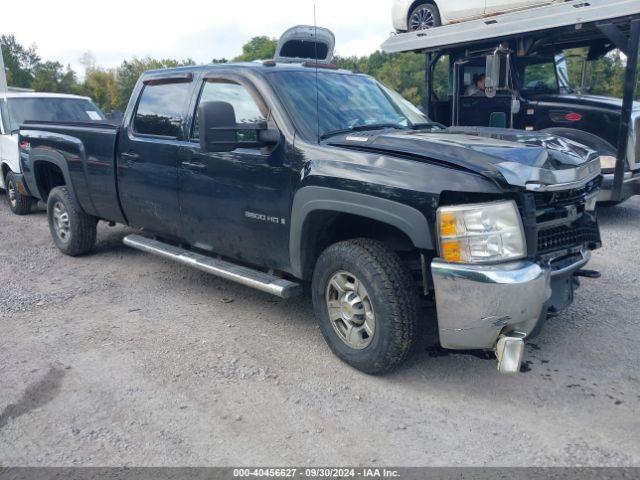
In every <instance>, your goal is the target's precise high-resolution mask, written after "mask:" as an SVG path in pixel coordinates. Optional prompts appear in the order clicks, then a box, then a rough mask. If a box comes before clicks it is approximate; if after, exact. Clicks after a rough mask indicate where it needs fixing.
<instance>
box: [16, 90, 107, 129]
mask: <svg viewBox="0 0 640 480" xmlns="http://www.w3.org/2000/svg"><path fill="white" fill-rule="evenodd" d="M8 113H9V115H8V117H9V118H8V123H9V129H10V130H11V131H12V132H15V131H16V130H18V129H19V128H20V125H22V124H23V123H24V122H25V121H27V120H34V121H42V122H85V123H86V122H102V121H104V120H105V116H104V114H103V113H102V111H100V109H99V108H98V107H97V106H96V105H95V104H94V103H93V102H92V101H90V100H86V99H83V98H42V97H41V98H28V97H24V98H22V97H21V98H9V99H8Z"/></svg>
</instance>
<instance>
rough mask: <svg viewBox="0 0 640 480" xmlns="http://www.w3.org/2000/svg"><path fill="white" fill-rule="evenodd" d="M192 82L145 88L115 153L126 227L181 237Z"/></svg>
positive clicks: (167, 82)
mask: <svg viewBox="0 0 640 480" xmlns="http://www.w3.org/2000/svg"><path fill="white" fill-rule="evenodd" d="M192 88H193V82H192V77H191V76H188V77H184V78H171V79H165V80H162V79H160V80H154V81H151V82H149V83H146V84H145V85H144V87H143V89H142V92H141V94H140V96H139V100H138V104H137V106H136V109H135V111H134V113H133V115H132V117H131V120H130V123H129V125H128V126H127V127H126V128H125V129H124V130H123V131H122V134H121V136H120V146H119V148H118V158H117V162H118V186H119V193H120V199H121V202H122V210H123V212H124V214H125V216H126V217H127V220H128V221H129V224H130V225H132V226H134V227H137V228H145V229H147V230H149V231H151V232H154V233H157V234H159V235H165V236H169V237H178V236H179V223H180V222H179V219H180V209H179V206H178V168H179V166H180V149H181V148H183V147H184V146H185V145H186V144H187V143H188V142H187V140H185V134H184V132H185V118H186V112H187V111H188V103H189V99H190V96H191V94H192Z"/></svg>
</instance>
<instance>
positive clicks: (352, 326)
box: [326, 271, 376, 350]
mask: <svg viewBox="0 0 640 480" xmlns="http://www.w3.org/2000/svg"><path fill="white" fill-rule="evenodd" d="M326 302H327V311H328V312H329V321H330V322H331V326H332V327H333V329H334V331H335V332H336V334H337V335H338V337H339V338H340V339H341V340H342V341H343V342H344V343H345V345H347V346H348V347H350V348H353V349H355V350H363V349H365V348H367V347H368V346H369V345H370V344H371V342H372V341H373V337H374V335H375V331H376V317H375V314H374V312H373V305H372V303H371V298H370V297H369V294H368V292H367V290H366V288H365V287H364V285H363V284H362V282H361V281H360V280H358V278H356V276H355V275H353V274H352V273H350V272H346V271H342V272H338V273H336V274H334V275H333V276H332V277H331V279H330V280H329V283H328V285H327V290H326Z"/></svg>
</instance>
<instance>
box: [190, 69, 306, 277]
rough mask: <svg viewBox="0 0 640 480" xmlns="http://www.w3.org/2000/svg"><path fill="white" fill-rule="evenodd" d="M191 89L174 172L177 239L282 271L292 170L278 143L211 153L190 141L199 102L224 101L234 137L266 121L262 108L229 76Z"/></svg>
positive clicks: (242, 82)
mask: <svg viewBox="0 0 640 480" xmlns="http://www.w3.org/2000/svg"><path fill="white" fill-rule="evenodd" d="M198 88H199V89H200V93H199V95H198V100H197V105H194V109H193V112H194V119H193V124H192V128H191V143H189V145H188V147H187V148H186V149H185V150H184V155H183V158H182V160H183V162H182V164H181V167H180V174H179V185H180V204H181V211H182V232H183V235H184V236H185V238H186V240H187V241H188V242H189V243H190V244H191V245H194V246H196V247H198V248H201V249H204V250H209V251H212V252H215V253H218V254H221V255H225V256H228V257H231V258H235V259H238V260H242V261H247V262H249V263H253V264H256V265H264V266H270V267H275V268H281V269H284V268H286V266H287V265H288V262H289V255H288V252H289V250H288V245H289V215H290V214H289V207H290V203H291V179H292V175H293V172H292V170H291V167H290V166H288V165H287V161H286V158H285V146H284V144H283V142H280V145H279V146H277V147H276V148H275V149H264V148H263V149H261V148H238V149H236V150H234V151H232V152H225V153H213V152H203V151H202V150H201V149H200V144H199V137H198V129H199V124H198V108H199V105H200V104H201V103H204V102H212V101H216V102H227V103H229V104H231V105H232V106H233V108H234V111H235V114H236V122H237V123H238V126H239V128H240V130H239V132H240V134H239V135H242V134H243V133H242V132H243V131H242V129H241V128H242V125H243V124H253V123H257V122H264V121H266V120H268V117H269V108H268V107H267V104H266V103H265V100H264V99H263V97H262V96H261V95H260V94H259V92H258V90H257V89H256V88H255V87H254V85H253V84H252V83H250V82H248V81H247V80H246V79H244V78H243V77H240V76H238V75H235V74H233V73H229V74H227V75H225V74H222V73H220V74H218V73H216V74H215V76H210V77H208V78H205V79H204V80H203V81H202V83H201V85H199V87H198ZM270 123H272V127H273V128H275V125H274V124H273V121H272V120H270ZM246 134H248V135H250V134H251V132H250V131H247V133H246ZM253 134H254V135H255V132H254V133H253ZM247 140H249V139H247Z"/></svg>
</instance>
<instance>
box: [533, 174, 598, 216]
mask: <svg viewBox="0 0 640 480" xmlns="http://www.w3.org/2000/svg"><path fill="white" fill-rule="evenodd" d="M600 181H601V180H600V179H596V180H592V181H591V182H589V183H587V184H586V185H585V186H584V187H582V188H576V189H574V190H564V191H561V192H545V193H536V196H535V199H536V209H538V210H543V209H548V208H552V209H553V208H558V207H568V206H569V205H576V206H578V205H584V203H585V202H586V198H587V196H589V194H591V193H595V191H596V190H597V189H598V187H599V186H600Z"/></svg>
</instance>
